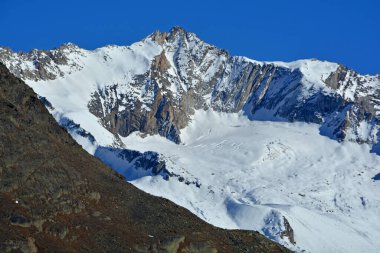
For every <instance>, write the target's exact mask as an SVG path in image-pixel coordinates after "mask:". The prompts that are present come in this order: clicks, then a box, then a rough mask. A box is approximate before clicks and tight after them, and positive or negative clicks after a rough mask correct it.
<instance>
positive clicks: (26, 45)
mask: <svg viewBox="0 0 380 253" xmlns="http://www.w3.org/2000/svg"><path fill="white" fill-rule="evenodd" d="M0 1H1V3H0V7H1V8H0V10H1V12H0V22H1V24H2V26H1V27H2V28H1V32H0V45H2V46H8V47H11V48H12V49H14V50H16V51H18V50H23V51H25V50H30V49H32V48H40V49H51V48H54V47H57V46H59V45H60V44H62V43H64V42H73V43H75V44H78V45H79V46H81V47H84V48H87V49H94V48H96V47H100V46H104V45H106V44H117V45H129V44H131V43H133V42H135V41H138V40H140V39H142V38H144V37H146V36H147V35H148V34H150V33H152V32H154V31H155V30H161V31H168V30H170V28H171V27H172V26H175V25H179V26H182V27H184V28H185V29H186V30H188V31H191V32H194V33H196V34H197V35H198V36H199V37H200V38H202V39H203V40H205V41H206V42H208V43H211V44H214V45H216V46H218V47H221V48H224V49H226V50H228V51H229V52H230V53H231V54H233V55H244V56H247V57H250V58H253V59H256V60H268V61H272V60H282V61H292V60H296V59H301V58H319V59H322V60H329V61H334V62H339V63H342V64H344V65H346V66H348V67H350V68H353V69H355V70H357V71H359V72H361V73H363V74H367V73H368V74H375V73H380V1H377V0H361V1H359V0H357V1H353V0H346V1H343V0H314V1H311V0H282V1H280V0H272V1H265V0H259V1H256V0H251V1H239V0H232V1H224V0H219V1H207V0H203V1H198V0H193V1H180V0H177V1H164V0H162V1H159V0H156V1H144V0H134V1H122V0H106V1H97V0H92V1H88V0H65V1H61V0H55V1H52V0H50V1H47V0H0Z"/></svg>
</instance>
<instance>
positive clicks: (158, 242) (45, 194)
mask: <svg viewBox="0 0 380 253" xmlns="http://www.w3.org/2000/svg"><path fill="white" fill-rule="evenodd" d="M157 250H158V252H177V251H178V252H179V251H180V250H182V251H181V252H286V250H285V249H283V248H282V247H280V246H278V245H277V244H275V243H273V242H271V241H269V240H267V239H265V238H264V237H263V236H261V235H259V234H258V233H256V232H244V231H227V230H222V229H218V228H215V227H213V226H211V225H208V224H206V223H205V222H203V221H201V220H200V219H198V218H197V217H196V216H194V215H193V214H191V213H190V212H189V211H187V210H185V209H184V208H182V207H179V206H176V205H174V204H172V203H171V202H169V201H168V200H165V199H161V198H157V197H152V196H150V195H149V194H146V193H144V192H142V191H140V190H138V189H136V188H135V187H133V186H132V185H130V184H128V183H126V182H125V181H124V180H123V178H122V177H120V176H119V175H117V174H115V173H114V172H113V171H112V170H111V169H109V168H107V167H105V166H104V165H103V164H102V163H101V162H100V161H99V160H97V159H96V158H94V157H91V156H90V155H89V154H88V153H87V152H85V151H84V150H83V149H82V148H81V147H80V146H79V145H78V144H76V143H75V141H74V140H73V139H72V138H71V137H70V136H69V135H68V134H67V132H66V131H65V130H64V129H62V128H61V127H59V126H58V124H57V123H56V122H55V120H54V118H53V117H52V116H51V115H50V114H49V113H48V111H47V110H46V109H45V107H44V106H43V104H42V103H41V102H40V101H39V100H38V98H37V96H36V95H35V94H34V93H33V91H32V90H31V89H30V88H29V87H27V86H26V85H25V84H24V83H23V82H22V81H21V80H19V79H17V78H15V77H14V76H13V75H12V74H10V73H9V72H8V70H7V69H6V68H5V67H4V66H3V65H1V64H0V251H1V252H13V251H21V252H89V251H91V252H157Z"/></svg>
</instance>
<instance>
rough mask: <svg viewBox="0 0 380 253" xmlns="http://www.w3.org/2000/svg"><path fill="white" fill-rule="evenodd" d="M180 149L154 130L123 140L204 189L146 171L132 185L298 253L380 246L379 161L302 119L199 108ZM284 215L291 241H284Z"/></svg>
mask: <svg viewBox="0 0 380 253" xmlns="http://www.w3.org/2000/svg"><path fill="white" fill-rule="evenodd" d="M181 137H182V139H183V142H184V143H183V144H182V145H176V144H174V143H172V142H169V141H167V140H166V139H164V138H162V137H158V136H149V137H146V138H141V137H140V136H139V134H137V133H136V134H133V135H130V136H128V137H127V138H125V139H123V141H124V143H126V145H127V147H128V148H131V149H136V150H140V151H147V150H153V151H156V152H158V153H160V154H161V157H163V158H164V159H165V160H166V161H168V164H170V167H169V170H172V171H174V172H176V173H181V174H182V175H184V177H186V178H197V179H199V181H200V183H201V187H200V188H197V187H192V186H188V185H186V184H183V183H181V182H179V181H177V180H169V181H165V180H162V179H160V178H156V177H143V178H140V179H137V180H134V181H132V183H133V184H135V185H136V186H138V187H139V188H141V189H143V190H144V191H147V192H149V193H151V194H154V195H158V196H163V197H166V198H169V199H171V200H173V201H175V202H176V203H178V204H180V205H182V206H185V207H186V208H188V209H190V210H192V211H193V212H194V213H196V214H197V215H198V216H199V217H201V218H203V219H205V220H206V221H208V222H210V223H212V224H215V225H217V226H222V227H225V228H242V229H254V230H258V231H260V232H261V233H263V234H265V235H266V236H268V237H269V238H271V239H274V240H276V241H279V242H281V243H283V244H284V245H286V246H288V247H289V248H291V249H294V250H306V251H307V252H378V251H379V250H380V242H379V240H378V238H380V219H379V217H380V194H379V193H380V190H379V187H380V182H379V181H374V180H372V179H371V178H372V177H373V176H374V175H376V174H377V173H379V172H380V169H379V167H378V166H379V164H380V157H378V156H376V155H374V154H370V153H369V147H368V146H366V145H358V144H355V143H348V142H347V143H338V142H335V141H333V140H330V139H328V138H326V137H323V136H320V135H319V131H318V126H317V125H315V124H305V123H284V122H261V121H260V122H258V121H249V120H247V119H246V118H245V117H243V116H240V115H237V114H223V113H216V112H212V111H207V112H205V111H197V112H196V114H195V116H194V118H193V121H192V123H191V124H190V125H189V126H188V127H186V128H185V130H184V131H183V133H182V136H181ZM283 217H285V218H286V219H287V220H288V221H289V223H290V226H291V227H292V228H293V230H294V240H295V242H296V244H295V245H292V244H291V243H290V242H289V239H288V238H286V237H283V238H281V231H282V230H283V229H284V228H283V226H284V225H283Z"/></svg>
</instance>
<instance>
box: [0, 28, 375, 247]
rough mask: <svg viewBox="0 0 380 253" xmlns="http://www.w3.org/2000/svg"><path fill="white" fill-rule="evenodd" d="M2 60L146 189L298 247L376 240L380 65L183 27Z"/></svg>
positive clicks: (72, 129) (2, 53)
mask: <svg viewBox="0 0 380 253" xmlns="http://www.w3.org/2000/svg"><path fill="white" fill-rule="evenodd" d="M0 62H3V63H4V64H5V65H6V66H7V67H8V69H9V70H10V71H11V72H12V73H13V74H14V75H16V76H17V77H19V78H21V79H23V80H24V81H25V82H26V83H27V84H28V85H29V86H30V87H32V88H33V89H34V91H35V92H36V93H37V94H38V95H39V99H40V101H41V102H43V103H44V104H45V106H46V108H48V110H49V112H50V113H51V114H52V115H53V116H54V118H55V119H56V121H58V123H59V124H60V125H61V126H62V127H64V128H66V129H67V131H68V132H69V133H70V134H71V136H72V137H73V138H74V139H75V140H76V141H77V142H78V143H79V144H80V145H81V146H82V147H83V148H84V149H85V150H86V151H87V152H88V153H90V154H92V155H94V156H96V157H98V158H99V159H100V160H101V161H103V162H104V163H105V164H107V165H109V166H110V167H112V168H113V169H114V170H116V171H117V172H119V173H120V174H122V175H123V176H124V177H125V178H126V180H128V181H130V182H132V183H133V184H134V185H135V186H137V187H138V188H140V189H143V190H144V191H147V192H149V193H151V194H154V195H157V196H163V197H165V198H168V199H170V200H172V201H174V202H175V203H177V204H179V205H181V206H184V207H186V208H187V209H189V210H191V211H192V212H193V213H195V214H197V215H198V216H199V217H201V218H202V219H204V220H206V221H207V222H209V223H212V224H214V225H216V226H220V227H224V228H241V229H249V230H258V231H260V232H261V233H262V234H264V235H265V236H266V237H268V238H270V239H272V240H275V241H278V242H280V243H281V244H283V245H285V246H287V247H289V248H290V249H292V250H295V251H299V252H301V251H303V250H305V251H307V252H357V251H366V252H377V251H379V250H380V245H379V243H378V240H377V238H378V237H379V236H380V230H379V229H378V228H379V227H380V223H379V220H378V218H377V217H379V215H380V213H379V211H378V210H380V199H379V197H378V196H380V194H379V193H380V192H379V189H378V183H379V180H378V175H379V174H380V171H379V170H378V164H379V163H380V157H378V156H376V155H375V154H374V153H377V154H380V148H379V147H380V144H379V136H380V133H379V117H380V116H379V112H378V111H379V108H380V107H379V101H380V100H379V99H380V98H379V94H380V93H379V89H380V75H376V76H369V75H360V74H359V73H356V72H355V71H353V70H350V69H348V68H346V67H344V66H342V65H339V64H336V63H331V62H325V61H319V60H315V59H310V60H299V61H295V62H290V63H284V62H258V61H254V60H251V59H248V58H246V57H240V56H231V55H230V54H229V53H228V52H227V51H225V50H222V49H219V48H217V47H215V46H213V45H210V44H207V43H205V42H204V41H202V40H201V39H199V38H198V37H197V36H196V35H195V34H193V33H189V32H186V31H185V30H184V29H182V28H180V27H175V28H173V29H172V30H171V31H170V32H155V33H153V34H151V35H150V36H148V37H147V38H145V39H143V40H142V41H140V42H137V43H135V44H133V45H131V46H106V47H103V48H99V49H96V50H94V51H88V50H85V49H82V48H79V47H78V46H76V45H73V44H65V45H63V46H61V47H59V48H57V49H54V50H48V51H42V50H33V51H31V52H29V53H15V52H12V51H11V50H10V49H6V48H0ZM162 137H164V138H162ZM326 137H328V138H326ZM115 192H116V190H115ZM369 224H370V225H369ZM335 241H337V243H334V242H335Z"/></svg>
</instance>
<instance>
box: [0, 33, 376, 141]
mask: <svg viewBox="0 0 380 253" xmlns="http://www.w3.org/2000/svg"><path fill="white" fill-rule="evenodd" d="M126 51H128V53H124V52H126ZM147 51H149V52H151V55H150V56H147V55H146V52H147ZM117 53H120V54H121V55H122V56H121V57H125V58H126V61H125V63H124V64H126V65H127V66H119V65H118V64H119V63H117V60H115V59H114V58H116V54H117ZM130 54H132V56H130ZM91 57H96V61H97V64H98V63H99V64H100V65H101V66H103V67H102V68H103V71H105V72H109V78H108V80H106V81H105V82H104V83H97V84H96V88H95V89H92V90H89V92H91V99H88V101H87V107H88V110H89V111H90V112H91V113H92V114H93V115H95V116H96V117H98V118H99V120H100V121H101V122H102V125H103V126H104V127H106V128H107V129H108V130H109V131H110V132H112V133H114V134H118V135H120V136H124V137H125V136H128V135H129V134H130V133H131V132H134V131H140V132H143V133H148V134H160V135H162V136H165V137H166V138H168V139H169V140H172V141H174V142H176V143H180V141H181V140H180V138H179V133H180V129H182V128H183V127H185V126H186V125H187V124H188V122H189V120H190V117H191V115H192V114H193V112H194V110H198V109H210V108H211V109H213V110H216V111H223V112H242V113H244V114H246V115H247V116H248V117H250V118H252V119H258V120H268V119H270V120H281V121H303V122H311V123H317V124H320V125H321V134H323V135H327V136H329V137H331V138H334V139H337V140H339V141H342V140H350V141H355V142H359V143H369V144H372V145H375V144H376V143H377V142H378V137H377V133H378V128H379V126H378V125H379V108H380V107H379V103H380V102H379V98H378V94H379V87H380V85H379V84H380V76H379V75H377V76H368V75H360V74H358V73H356V72H355V71H353V70H350V69H348V68H346V67H344V66H342V65H338V64H335V63H330V62H324V61H319V60H315V59H311V60H300V61H296V62H292V63H283V62H257V61H253V60H250V59H247V58H245V57H239V56H231V55H230V54H229V53H228V52H227V51H225V50H222V49H218V48H217V47H215V46H213V45H210V44H207V43H205V42H204V41H202V40H201V39H199V38H198V37H197V36H196V35H195V34H193V33H190V32H187V31H185V30H184V29H183V28H180V27H174V28H173V29H172V30H171V31H170V32H159V31H157V32H155V33H153V34H151V35H150V36H148V37H147V38H145V39H143V40H142V41H140V42H138V43H135V44H133V45H132V46H130V47H119V46H107V47H104V48H100V49H97V50H95V51H87V50H84V49H80V48H79V47H77V46H75V45H73V44H66V45H63V46H61V47H60V48H57V49H54V50H50V51H38V50H33V51H31V52H30V53H13V52H12V51H11V50H9V49H0V61H1V62H4V63H5V64H6V65H7V67H8V68H9V69H10V70H11V72H12V73H14V74H15V75H16V76H18V77H20V78H22V79H24V80H26V81H28V80H30V81H33V82H35V81H37V83H41V82H42V83H46V82H52V81H54V80H57V79H62V78H63V79H67V78H70V76H72V74H73V73H76V72H81V71H82V72H83V71H85V69H86V68H88V69H91V68H92V66H90V65H89V64H88V63H86V62H88V61H87V60H88V59H89V58H91ZM128 58H132V59H128ZM128 60H129V61H128ZM134 64H136V65H139V64H145V65H146V66H145V69H143V70H142V71H141V73H132V72H136V71H134V70H132V71H131V70H130V69H133V68H134V66H133V65H134ZM112 66H113V67H115V68H120V73H118V72H116V71H115V70H114V69H112ZM108 67H110V68H111V69H109V68H108ZM92 71H94V70H92ZM137 72H138V71H137ZM95 75H96V73H95ZM88 81H89V82H90V80H88ZM37 83H36V84H37ZM73 88H75V86H74V87H73Z"/></svg>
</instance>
